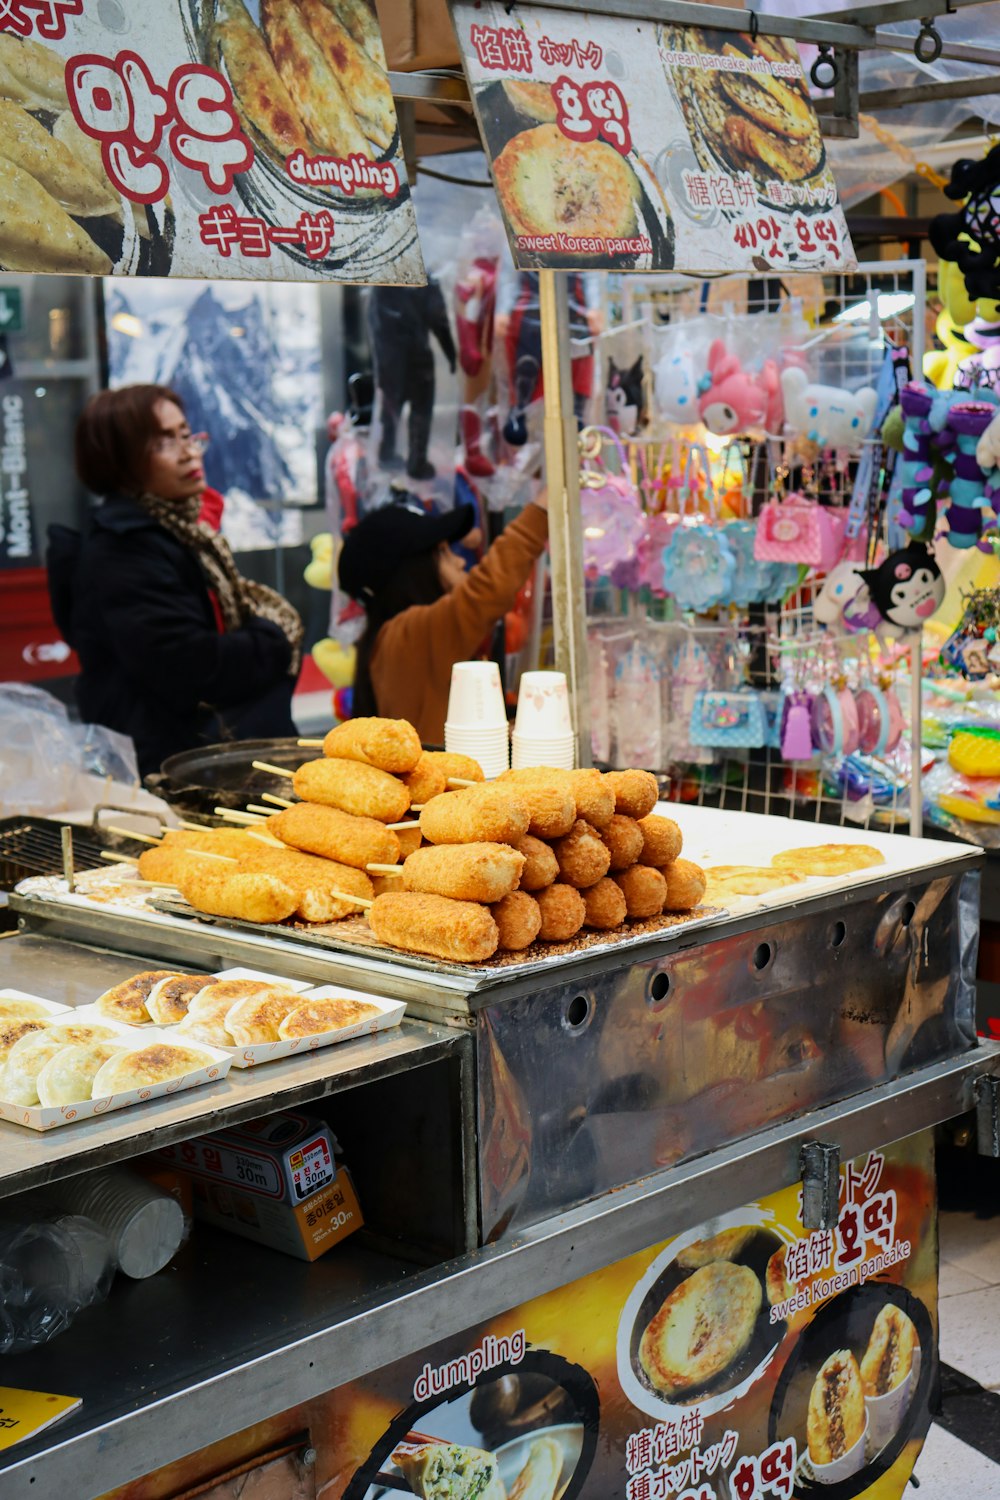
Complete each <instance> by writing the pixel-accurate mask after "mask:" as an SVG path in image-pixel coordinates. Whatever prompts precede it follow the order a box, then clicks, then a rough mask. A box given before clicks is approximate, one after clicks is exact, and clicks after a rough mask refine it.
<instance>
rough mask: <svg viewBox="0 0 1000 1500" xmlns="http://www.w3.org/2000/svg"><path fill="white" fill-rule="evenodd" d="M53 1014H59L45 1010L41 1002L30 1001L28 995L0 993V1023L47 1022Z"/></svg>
mask: <svg viewBox="0 0 1000 1500" xmlns="http://www.w3.org/2000/svg"><path fill="white" fill-rule="evenodd" d="M54 1014H55V1015H59V1014H60V1012H59V1011H55V1012H53V1011H50V1010H47V1009H46V1007H45V1006H44V1005H43V1004H42V1002H41V1000H32V999H31V997H30V996H29V995H25V996H23V997H22V996H20V995H12V994H11V993H10V991H8V992H7V994H2V993H0V1021H47V1020H49V1019H50V1017H51V1016H52V1015H54Z"/></svg>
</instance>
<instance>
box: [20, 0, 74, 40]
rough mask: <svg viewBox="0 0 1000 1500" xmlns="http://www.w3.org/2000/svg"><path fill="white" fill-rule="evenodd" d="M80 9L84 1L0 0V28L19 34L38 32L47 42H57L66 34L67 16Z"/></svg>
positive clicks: (26, 34)
mask: <svg viewBox="0 0 1000 1500" xmlns="http://www.w3.org/2000/svg"><path fill="white" fill-rule="evenodd" d="M82 11H83V0H0V31H12V32H13V33H14V35H15V36H20V37H28V36H31V35H32V34H33V33H34V32H36V31H37V33H38V35H39V36H42V37H45V39H46V41H50V42H58V41H61V40H62V39H63V37H64V36H65V35H66V20H67V17H68V16H78V15H80V14H82ZM32 12H34V16H32Z"/></svg>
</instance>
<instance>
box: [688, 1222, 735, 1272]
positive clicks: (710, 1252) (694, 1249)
mask: <svg viewBox="0 0 1000 1500" xmlns="http://www.w3.org/2000/svg"><path fill="white" fill-rule="evenodd" d="M753 1237H754V1230H753V1228H752V1227H750V1226H746V1227H743V1226H741V1227H740V1228H738V1229H723V1230H722V1231H721V1232H720V1233H719V1234H713V1235H712V1237H711V1239H708V1240H695V1242H694V1244H693V1245H688V1246H686V1248H685V1249H683V1250H681V1251H680V1253H679V1254H678V1256H677V1264H678V1265H679V1266H683V1268H684V1270H685V1271H697V1270H698V1268H699V1267H700V1266H708V1265H711V1263H712V1261H713V1260H735V1259H736V1257H737V1256H738V1255H739V1253H740V1251H741V1250H745V1249H746V1247H747V1245H748V1244H749V1243H750V1241H751V1240H752V1239H753Z"/></svg>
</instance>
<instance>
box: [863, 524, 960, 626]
mask: <svg viewBox="0 0 1000 1500" xmlns="http://www.w3.org/2000/svg"><path fill="white" fill-rule="evenodd" d="M859 572H860V574H861V579H862V582H863V583H865V584H866V585H867V588H868V594H869V597H870V599H871V602H872V604H873V605H874V607H875V609H877V610H878V613H879V615H880V616H881V619H882V621H883V622H884V624H885V625H887V626H889V628H890V632H891V633H892V634H894V635H906V634H908V633H909V632H911V631H914V630H919V629H920V628H921V627H922V626H923V625H925V624H926V623H927V621H928V620H929V619H930V617H931V615H933V614H934V612H935V611H936V610H937V609H939V608H940V607H941V602H942V600H943V599H944V593H945V581H944V578H943V577H942V574H941V569H940V568H939V567H938V565H937V563H936V562H935V561H934V554H933V553H932V552H931V551H929V550H928V548H927V547H925V546H924V544H923V542H910V543H909V545H908V546H906V547H904V548H903V549H902V551H900V552H891V553H890V554H889V556H888V557H887V558H886V560H885V562H883V563H882V564H880V566H879V567H877V568H862V569H859Z"/></svg>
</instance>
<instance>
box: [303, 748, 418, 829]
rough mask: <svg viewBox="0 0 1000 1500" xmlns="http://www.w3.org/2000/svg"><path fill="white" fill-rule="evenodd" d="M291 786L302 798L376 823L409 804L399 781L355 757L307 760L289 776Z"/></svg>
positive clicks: (396, 816)
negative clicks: (374, 820) (352, 758)
mask: <svg viewBox="0 0 1000 1500" xmlns="http://www.w3.org/2000/svg"><path fill="white" fill-rule="evenodd" d="M292 789H293V791H294V792H295V795H296V797H298V798H300V799H301V801H303V802H319V803H321V804H322V805H323V806H324V807H339V808H340V810H341V812H346V813H353V814H354V815H355V817H358V818H366V817H367V818H377V819H378V821H379V822H380V823H395V822H397V821H398V820H399V819H400V818H402V817H403V816H404V815H405V814H406V813H407V812H408V811H409V808H410V796H411V793H410V790H409V788H408V787H406V786H404V784H403V782H402V781H400V780H399V779H398V778H397V777H395V776H390V775H389V772H388V771H380V770H379V769H378V767H377V766H366V765H364V764H363V763H362V762H361V761H357V760H332V759H328V758H327V757H325V756H324V758H323V759H322V760H307V761H306V763H305V765H302V766H300V767H299V769H298V770H297V771H296V772H295V775H294V776H293V777H292Z"/></svg>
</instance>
